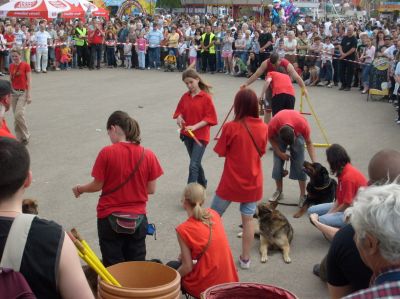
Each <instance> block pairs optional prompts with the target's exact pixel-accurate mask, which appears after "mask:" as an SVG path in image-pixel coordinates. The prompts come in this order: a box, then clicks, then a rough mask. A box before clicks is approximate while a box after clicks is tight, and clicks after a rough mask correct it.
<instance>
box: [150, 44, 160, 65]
mask: <svg viewBox="0 0 400 299" xmlns="http://www.w3.org/2000/svg"><path fill="white" fill-rule="evenodd" d="M149 67H154V68H157V67H160V48H158V47H156V48H149Z"/></svg>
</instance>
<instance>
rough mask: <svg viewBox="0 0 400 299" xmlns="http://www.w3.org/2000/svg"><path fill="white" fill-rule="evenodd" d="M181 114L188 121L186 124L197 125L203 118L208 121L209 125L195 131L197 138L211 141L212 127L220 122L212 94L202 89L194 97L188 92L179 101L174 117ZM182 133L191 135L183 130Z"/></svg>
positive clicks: (206, 141)
mask: <svg viewBox="0 0 400 299" xmlns="http://www.w3.org/2000/svg"><path fill="white" fill-rule="evenodd" d="M181 114H182V117H183V119H184V120H185V122H186V126H192V125H195V124H197V123H198V122H200V121H202V120H204V121H206V122H208V125H207V126H204V127H202V128H201V129H198V130H196V131H193V133H194V135H196V137H197V139H199V140H202V141H204V142H205V143H208V142H209V141H210V127H211V126H215V125H216V124H217V123H218V121H217V113H216V111H215V107H214V103H213V101H212V99H211V96H210V95H209V94H207V93H206V92H204V91H200V92H199V93H198V94H197V95H195V96H194V97H192V95H191V94H190V92H186V93H185V94H184V95H183V96H182V98H181V100H180V101H179V103H178V106H177V107H176V110H175V113H174V116H173V118H177V117H178V116H179V115H181ZM181 133H182V134H184V135H186V136H189V137H190V135H189V134H188V133H187V132H185V131H183V130H182V131H181Z"/></svg>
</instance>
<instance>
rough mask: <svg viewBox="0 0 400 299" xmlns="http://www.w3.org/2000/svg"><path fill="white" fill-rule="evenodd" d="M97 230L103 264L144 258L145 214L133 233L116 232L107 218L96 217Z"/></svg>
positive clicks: (109, 264)
mask: <svg viewBox="0 0 400 299" xmlns="http://www.w3.org/2000/svg"><path fill="white" fill-rule="evenodd" d="M97 232H98V235H99V243H100V251H101V256H102V258H103V264H104V266H106V267H108V266H111V265H115V264H118V263H122V262H127V261H144V260H145V259H146V234H147V217H146V216H145V217H144V219H143V221H142V223H141V224H140V226H139V227H138V228H137V229H136V231H135V233H134V234H119V233H116V232H115V231H114V230H113V229H112V228H111V225H110V222H109V220H108V218H101V219H97Z"/></svg>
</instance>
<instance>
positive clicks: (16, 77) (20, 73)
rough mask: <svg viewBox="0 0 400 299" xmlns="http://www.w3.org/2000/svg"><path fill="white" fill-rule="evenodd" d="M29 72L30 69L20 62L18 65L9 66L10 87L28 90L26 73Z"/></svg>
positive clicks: (27, 65)
mask: <svg viewBox="0 0 400 299" xmlns="http://www.w3.org/2000/svg"><path fill="white" fill-rule="evenodd" d="M30 72H31V67H30V65H29V64H27V63H26V62H24V61H21V62H20V63H19V64H18V65H15V64H14V63H11V64H10V78H11V85H12V87H13V88H14V89H23V90H26V89H28V80H27V77H26V74H27V73H30Z"/></svg>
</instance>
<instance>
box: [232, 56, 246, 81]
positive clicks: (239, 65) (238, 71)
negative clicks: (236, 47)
mask: <svg viewBox="0 0 400 299" xmlns="http://www.w3.org/2000/svg"><path fill="white" fill-rule="evenodd" d="M246 72H247V66H246V64H245V63H244V62H243V60H242V59H241V58H240V55H238V54H235V57H234V58H233V75H234V76H235V77H245V76H246Z"/></svg>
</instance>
